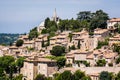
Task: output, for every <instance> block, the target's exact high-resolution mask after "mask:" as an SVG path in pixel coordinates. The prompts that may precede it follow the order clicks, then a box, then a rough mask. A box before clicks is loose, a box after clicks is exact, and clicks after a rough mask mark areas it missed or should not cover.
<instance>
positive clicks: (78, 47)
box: [77, 40, 80, 49]
mask: <svg viewBox="0 0 120 80" xmlns="http://www.w3.org/2000/svg"><path fill="white" fill-rule="evenodd" d="M77 47H78V49H80V40H79V41H78V45H77Z"/></svg>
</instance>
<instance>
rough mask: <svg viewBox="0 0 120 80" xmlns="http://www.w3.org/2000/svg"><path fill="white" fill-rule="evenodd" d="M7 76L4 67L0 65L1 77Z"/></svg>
mask: <svg viewBox="0 0 120 80" xmlns="http://www.w3.org/2000/svg"><path fill="white" fill-rule="evenodd" d="M3 76H5V73H4V69H3V68H1V67H0V78H2V77H3Z"/></svg>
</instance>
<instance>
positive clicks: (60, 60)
mask: <svg viewBox="0 0 120 80" xmlns="http://www.w3.org/2000/svg"><path fill="white" fill-rule="evenodd" d="M65 62H66V59H65V58H63V57H61V58H58V59H57V66H58V69H60V68H62V67H64V66H65Z"/></svg>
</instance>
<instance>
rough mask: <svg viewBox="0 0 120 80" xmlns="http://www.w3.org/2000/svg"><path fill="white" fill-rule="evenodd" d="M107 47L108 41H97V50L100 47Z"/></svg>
mask: <svg viewBox="0 0 120 80" xmlns="http://www.w3.org/2000/svg"><path fill="white" fill-rule="evenodd" d="M105 45H108V41H107V40H106V41H98V46H97V49H100V48H101V47H102V46H105Z"/></svg>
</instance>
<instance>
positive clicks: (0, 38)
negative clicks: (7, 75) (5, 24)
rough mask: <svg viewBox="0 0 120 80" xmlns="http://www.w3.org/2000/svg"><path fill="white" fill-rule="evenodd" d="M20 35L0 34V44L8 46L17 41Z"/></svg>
mask: <svg viewBox="0 0 120 80" xmlns="http://www.w3.org/2000/svg"><path fill="white" fill-rule="evenodd" d="M19 35H20V34H7V33H0V44H2V45H9V44H10V43H13V42H14V41H16V40H17V39H18V37H19Z"/></svg>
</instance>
